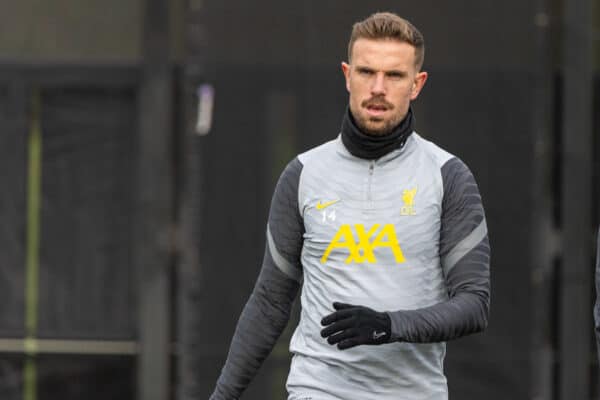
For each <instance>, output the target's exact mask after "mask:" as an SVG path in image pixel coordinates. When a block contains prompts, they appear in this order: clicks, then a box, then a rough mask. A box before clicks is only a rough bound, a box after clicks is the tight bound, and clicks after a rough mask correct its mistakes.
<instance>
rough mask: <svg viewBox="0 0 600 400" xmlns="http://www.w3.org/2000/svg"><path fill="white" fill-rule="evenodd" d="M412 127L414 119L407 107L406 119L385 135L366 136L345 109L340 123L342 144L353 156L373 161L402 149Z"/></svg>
mask: <svg viewBox="0 0 600 400" xmlns="http://www.w3.org/2000/svg"><path fill="white" fill-rule="evenodd" d="M413 127H414V117H413V113H412V109H411V108H410V107H409V108H408V113H407V114H406V117H404V119H403V120H402V121H401V122H400V123H399V124H398V126H396V127H395V128H394V129H393V130H392V131H391V132H390V133H388V134H387V135H384V136H371V135H366V134H364V133H363V132H361V130H360V129H359V128H358V126H356V122H355V121H354V117H353V116H352V113H351V112H350V108H347V109H346V113H345V114H344V119H343V121H342V142H343V143H344V146H345V147H346V149H348V151H349V152H350V154H352V155H353V156H355V157H359V158H364V159H367V160H374V159H377V158H380V157H382V156H384V155H386V154H388V153H389V152H391V151H393V150H396V149H400V148H402V146H404V143H406V139H408V137H409V136H410V134H411V133H412V132H413Z"/></svg>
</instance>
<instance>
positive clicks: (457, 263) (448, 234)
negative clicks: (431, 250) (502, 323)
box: [388, 158, 490, 343]
mask: <svg viewBox="0 0 600 400" xmlns="http://www.w3.org/2000/svg"><path fill="white" fill-rule="evenodd" d="M442 179H443V182H444V199H443V202H442V217H441V227H440V259H441V264H442V268H443V271H444V276H445V279H446V285H447V287H448V295H449V299H448V301H445V302H442V303H439V304H436V305H433V306H431V307H427V308H422V309H417V310H410V311H406V310H402V311H394V312H388V315H389V316H390V319H391V339H392V340H395V341H403V342H416V343H427V342H441V341H446V340H450V339H455V338H458V337H461V336H464V335H468V334H471V333H476V332H480V331H482V330H484V329H485V328H486V326H487V322H488V314H489V304H490V245H489V240H488V234H487V225H486V221H485V214H484V210H483V206H482V204H481V196H480V194H479V189H478V188H477V184H476V183H475V178H474V177H473V174H472V173H471V171H469V169H468V168H467V166H466V165H465V164H464V163H463V162H462V161H461V160H459V159H458V158H452V159H450V160H449V161H448V162H446V164H444V166H443V167H442Z"/></svg>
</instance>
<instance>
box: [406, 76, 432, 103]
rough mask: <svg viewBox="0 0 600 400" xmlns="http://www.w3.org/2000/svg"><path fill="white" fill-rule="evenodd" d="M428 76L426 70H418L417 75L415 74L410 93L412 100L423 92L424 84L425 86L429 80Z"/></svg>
mask: <svg viewBox="0 0 600 400" xmlns="http://www.w3.org/2000/svg"><path fill="white" fill-rule="evenodd" d="M428 76H429V75H428V74H427V72H425V71H421V72H417V75H415V80H414V82H413V85H412V90H411V93H410V99H411V100H414V99H416V98H417V97H419V93H421V90H422V89H423V86H425V82H427V77H428Z"/></svg>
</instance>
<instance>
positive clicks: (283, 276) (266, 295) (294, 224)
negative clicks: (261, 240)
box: [210, 158, 304, 400]
mask: <svg viewBox="0 0 600 400" xmlns="http://www.w3.org/2000/svg"><path fill="white" fill-rule="evenodd" d="M301 171H302V164H301V163H300V161H299V160H298V159H297V158H296V159H294V160H293V161H292V162H290V163H289V164H288V166H287V167H286V169H285V170H284V171H283V173H282V174H281V177H280V178H279V181H278V182H277V186H276V188H275V193H274V195H273V200H272V202H271V209H270V212H269V222H268V225H267V244H266V249H265V255H264V259H263V264H262V268H261V272H260V275H259V277H258V280H257V282H256V285H255V287H254V290H253V292H252V294H251V295H250V298H249V299H248V302H247V303H246V306H245V307H244V310H243V311H242V314H241V316H240V319H239V321H238V324H237V327H236V329H235V333H234V335H233V339H232V341H231V346H230V348H229V354H228V355H227V361H226V362H225V366H224V367H223V369H222V371H221V375H220V376H219V379H218V381H217V385H216V387H215V391H214V392H213V394H212V396H211V397H210V398H211V400H232V399H238V398H239V397H240V396H241V394H242V392H243V391H244V390H245V389H246V387H247V386H248V385H249V383H250V381H251V380H252V379H253V378H254V376H255V375H256V373H257V371H258V369H259V368H260V366H261V365H262V363H263V361H264V360H265V358H266V357H267V356H268V355H269V353H270V352H271V350H272V349H273V346H274V345H275V343H276V342H277V339H278V338H279V336H280V335H281V333H282V332H283V330H284V329H285V326H286V325H287V322H288V320H289V317H290V311H291V308H292V304H293V301H294V299H295V297H296V294H297V293H298V289H299V287H300V282H301V281H302V267H301V264H300V252H301V250H302V237H303V234H304V224H303V222H302V217H301V216H300V213H299V210H298V183H299V180H300V173H301Z"/></svg>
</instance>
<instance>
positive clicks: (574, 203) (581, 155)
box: [559, 0, 593, 400]
mask: <svg viewBox="0 0 600 400" xmlns="http://www.w3.org/2000/svg"><path fill="white" fill-rule="evenodd" d="M564 7H565V8H564V25H563V26H564V41H563V78H564V97H563V126H562V160H563V165H562V195H561V200H562V221H563V226H562V228H563V229H562V230H563V240H562V245H563V252H562V254H563V258H562V272H561V281H560V287H561V299H560V317H561V321H560V336H559V337H560V339H559V340H560V372H559V377H560V379H559V385H560V389H559V391H560V397H559V399H560V400H568V399H581V400H585V399H589V398H590V369H589V368H590V356H591V354H592V349H591V348H590V343H591V340H590V335H591V315H592V314H591V308H590V297H591V282H592V279H591V276H590V273H591V271H592V268H591V264H590V263H591V260H592V246H591V241H590V237H591V234H592V226H591V225H592V224H591V206H592V205H591V198H592V192H591V183H592V148H593V146H592V131H591V122H592V46H591V44H592V40H591V39H592V38H591V27H592V23H591V14H592V12H591V11H592V4H591V0H569V1H566V2H564Z"/></svg>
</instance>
